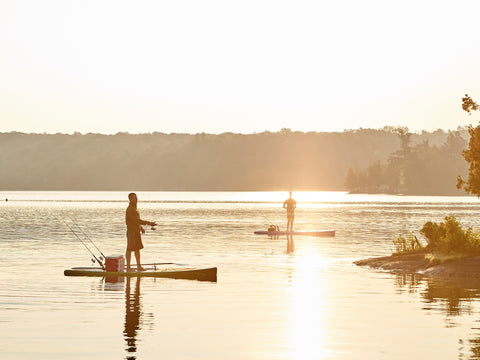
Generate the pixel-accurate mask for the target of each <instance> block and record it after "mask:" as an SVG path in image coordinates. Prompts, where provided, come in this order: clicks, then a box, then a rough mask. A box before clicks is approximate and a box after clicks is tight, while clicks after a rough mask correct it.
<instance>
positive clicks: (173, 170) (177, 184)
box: [0, 128, 468, 195]
mask: <svg viewBox="0 0 480 360" xmlns="http://www.w3.org/2000/svg"><path fill="white" fill-rule="evenodd" d="M401 131H402V130H398V129H395V128H384V129H357V130H348V131H344V132H336V133H317V132H307V133H304V132H294V131H290V130H289V129H282V130H281V131H279V132H268V131H266V132H262V133H255V134H248V135H244V134H234V133H224V134H219V135H212V134H203V133H202V134H164V133H157V132H154V133H148V134H128V133H117V134H115V135H103V134H92V133H89V134H79V133H75V134H73V135H69V134H25V133H18V132H12V133H0V190H103V191H104V190H132V191H141V190H144V191H146V190H152V191H155V190H157V191H161V190H164V191H167V190H192V191H196V190H197V191H198V190H213V191H215V190H223V191H243V190H245V191H262V190H293V191H296V190H337V191H345V190H348V191H354V192H391V193H398V192H403V193H425V194H433V193H434V194H439V195H440V194H452V186H451V185H450V182H451V181H453V183H454V184H453V189H454V191H458V193H457V194H462V193H463V191H460V190H455V181H456V176H457V175H458V174H465V173H466V168H467V166H466V164H465V161H464V160H463V158H462V156H461V152H462V150H463V149H464V148H465V144H466V141H467V138H468V132H467V130H461V129H460V130H458V131H454V132H444V131H442V130H437V131H434V132H422V133H421V134H410V133H408V132H406V133H402V132H401ZM345 179H347V180H346V181H345Z"/></svg>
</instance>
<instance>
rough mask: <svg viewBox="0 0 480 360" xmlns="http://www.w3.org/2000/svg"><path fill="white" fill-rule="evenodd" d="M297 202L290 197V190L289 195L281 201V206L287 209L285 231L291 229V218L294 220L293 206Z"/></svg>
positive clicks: (295, 205)
mask: <svg viewBox="0 0 480 360" xmlns="http://www.w3.org/2000/svg"><path fill="white" fill-rule="evenodd" d="M296 207H297V202H296V201H295V200H293V199H292V192H291V191H290V197H289V198H288V199H287V200H285V202H284V203H283V208H284V209H285V208H286V209H287V231H293V220H295V208H296Z"/></svg>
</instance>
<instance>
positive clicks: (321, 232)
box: [255, 230, 335, 237]
mask: <svg viewBox="0 0 480 360" xmlns="http://www.w3.org/2000/svg"><path fill="white" fill-rule="evenodd" d="M255 234H257V235H308V236H321V237H334V236H335V230H318V231H267V230H264V231H262V230H260V231H255Z"/></svg>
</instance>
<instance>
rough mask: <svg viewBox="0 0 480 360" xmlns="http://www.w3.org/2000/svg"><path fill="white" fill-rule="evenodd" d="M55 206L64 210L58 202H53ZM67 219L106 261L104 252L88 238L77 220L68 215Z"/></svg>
mask: <svg viewBox="0 0 480 360" xmlns="http://www.w3.org/2000/svg"><path fill="white" fill-rule="evenodd" d="M53 203H54V204H55V205H57V206H58V207H59V208H60V210H62V207H61V206H60V204H58V203H57V202H56V201H54V202H53ZM67 217H68V218H69V219H70V220H71V221H72V222H73V223H74V224H75V226H76V227H77V228H78V229H79V230H80V231H81V232H82V234H83V236H85V237H86V238H87V239H88V240H89V241H90V243H91V244H92V245H93V246H94V247H95V249H97V251H98V252H99V253H100V254H101V255H102V256H103V258H104V259H105V255H104V254H103V252H102V250H100V249H99V248H98V247H97V245H95V243H94V242H93V240H92V239H91V238H90V236H88V235H87V234H86V233H85V231H83V229H82V228H81V227H80V225H78V224H77V222H76V221H75V219H74V218H73V217H71V216H70V215H68V214H67Z"/></svg>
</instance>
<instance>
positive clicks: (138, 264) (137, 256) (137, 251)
mask: <svg viewBox="0 0 480 360" xmlns="http://www.w3.org/2000/svg"><path fill="white" fill-rule="evenodd" d="M135 259H136V260H137V270H140V271H143V270H145V269H144V268H143V267H142V263H141V262H140V250H135Z"/></svg>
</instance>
